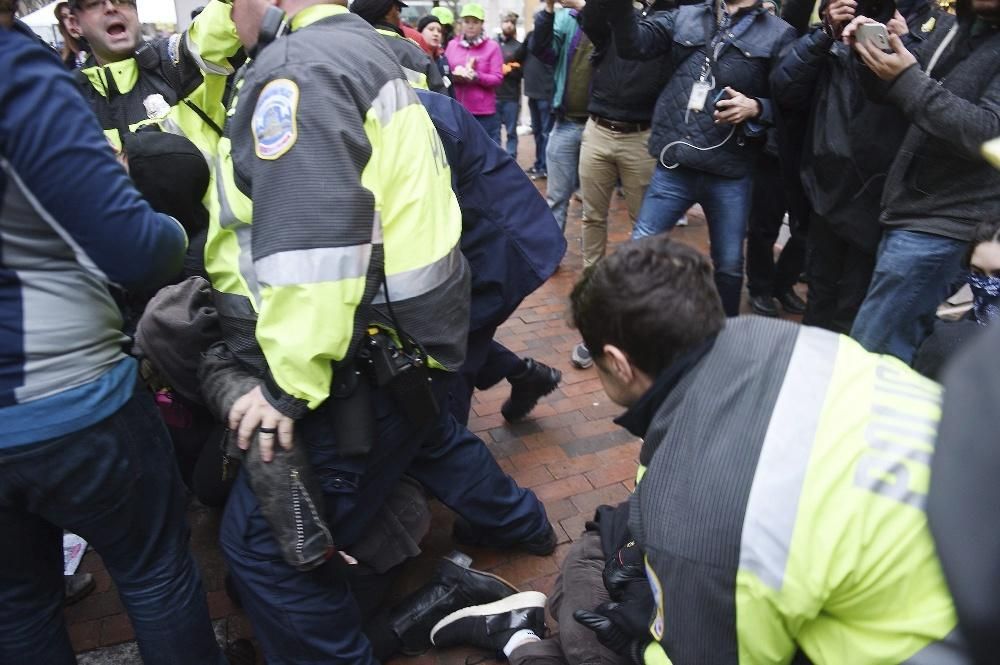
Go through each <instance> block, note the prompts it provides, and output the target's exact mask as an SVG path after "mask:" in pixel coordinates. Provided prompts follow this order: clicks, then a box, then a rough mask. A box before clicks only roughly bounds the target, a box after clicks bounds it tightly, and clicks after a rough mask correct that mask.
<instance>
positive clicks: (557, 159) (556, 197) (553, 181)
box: [545, 120, 583, 230]
mask: <svg viewBox="0 0 1000 665" xmlns="http://www.w3.org/2000/svg"><path fill="white" fill-rule="evenodd" d="M582 134H583V125H581V124H577V123H575V122H570V121H568V120H561V121H559V122H557V123H556V125H555V127H553V128H552V133H550V134H549V139H548V146H547V147H546V149H545V163H546V165H547V168H548V174H549V175H548V178H549V182H548V187H547V188H546V192H545V200H546V201H547V202H548V204H549V208H550V209H551V210H552V214H553V215H554V216H555V218H556V222H557V223H558V224H559V228H560V229H563V230H565V229H566V213H567V211H568V210H569V201H570V198H571V197H572V196H573V192H575V191H576V188H577V184H578V182H579V177H578V174H577V169H578V167H579V164H580V138H581V136H582Z"/></svg>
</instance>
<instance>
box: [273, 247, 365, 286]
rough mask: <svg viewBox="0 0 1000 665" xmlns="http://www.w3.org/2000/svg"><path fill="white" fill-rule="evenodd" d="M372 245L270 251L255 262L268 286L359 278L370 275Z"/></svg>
mask: <svg viewBox="0 0 1000 665" xmlns="http://www.w3.org/2000/svg"><path fill="white" fill-rule="evenodd" d="M371 257H372V246H371V244H364V245H351V246H350V247H317V248H315V249H297V250H292V251H289V252H279V253H277V254H271V255H270V256H265V257H264V258H262V259H260V260H258V261H255V262H254V267H256V268H257V278H258V279H259V280H260V282H261V283H262V284H267V285H269V286H288V285H291V284H315V283H316V282H336V281H340V280H342V279H358V278H360V277H364V276H365V275H367V274H368V264H369V262H370V261H371Z"/></svg>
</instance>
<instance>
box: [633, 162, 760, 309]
mask: <svg viewBox="0 0 1000 665" xmlns="http://www.w3.org/2000/svg"><path fill="white" fill-rule="evenodd" d="M752 189H753V178H752V177H751V176H749V175H748V176H744V177H742V178H727V177H724V176H719V175H713V174H711V173H705V172H704V171H696V170H694V169H689V168H685V167H683V166H678V167H677V168H675V169H666V168H664V167H663V165H662V164H661V165H658V166H657V167H656V171H655V172H654V173H653V178H652V180H651V181H650V183H649V187H648V188H647V189H646V198H644V199H643V201H642V208H640V209H639V218H638V219H637V220H636V223H635V229H634V230H633V231H632V238H642V237H645V236H651V235H655V234H657V233H662V232H664V231H669V230H670V229H672V228H673V227H674V224H676V223H677V220H678V219H679V218H680V216H681V215H683V214H684V213H685V212H687V210H688V208H690V207H691V206H692V205H694V204H695V203H700V204H701V207H702V209H703V210H704V211H705V221H707V222H708V235H709V239H710V240H711V245H712V246H711V254H712V264H713V265H714V266H715V286H716V288H717V289H718V290H719V296H720V297H721V298H722V307H723V309H724V310H725V311H726V316H737V315H738V314H739V313H740V298H741V296H742V294H743V240H744V239H745V238H746V235H747V220H748V219H749V217H750V195H751V192H752Z"/></svg>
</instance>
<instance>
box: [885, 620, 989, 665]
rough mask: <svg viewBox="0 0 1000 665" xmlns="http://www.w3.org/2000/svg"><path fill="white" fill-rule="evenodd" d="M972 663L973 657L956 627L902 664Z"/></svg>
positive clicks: (939, 664) (949, 664) (961, 664)
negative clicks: (970, 655)
mask: <svg viewBox="0 0 1000 665" xmlns="http://www.w3.org/2000/svg"><path fill="white" fill-rule="evenodd" d="M971 663H972V659H971V658H970V657H969V654H968V653H967V652H966V648H965V644H964V643H963V640H962V636H961V635H960V634H959V632H958V629H957V628H956V629H954V630H952V631H951V632H950V633H948V634H947V635H945V636H944V638H943V639H941V640H938V641H937V642H933V643H931V644H928V645H927V646H925V647H924V648H923V649H921V650H920V651H918V652H917V653H915V654H913V655H912V656H910V657H909V658H907V659H906V660H904V661H903V662H902V663H900V665H971Z"/></svg>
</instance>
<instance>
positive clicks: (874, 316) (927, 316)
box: [851, 229, 967, 363]
mask: <svg viewBox="0 0 1000 665" xmlns="http://www.w3.org/2000/svg"><path fill="white" fill-rule="evenodd" d="M966 246H967V243H965V242H962V241H960V240H954V239H952V238H944V237H942V236H936V235H931V234H929V233H920V232H917V231H909V230H906V229H893V230H891V231H888V232H887V233H886V234H885V235H884V236H883V238H882V244H881V245H880V246H879V252H878V259H877V260H876V264H875V272H874V274H873V275H872V281H871V285H870V286H869V287H868V294H867V295H866V296H865V300H864V303H862V305H861V309H860V310H859V311H858V316H857V318H856V319H855V320H854V326H853V327H852V328H851V337H853V338H854V339H855V340H857V341H858V342H859V343H860V344H861V345H862V346H863V347H865V348H866V349H868V350H869V351H871V352H873V353H888V354H891V355H894V356H896V357H897V358H899V359H900V360H902V361H903V362H905V363H910V362H912V360H913V354H914V353H915V352H916V350H917V347H918V346H920V343H921V342H923V341H924V339H925V338H926V337H927V335H929V334H930V331H931V329H932V327H933V323H934V312H935V310H936V309H937V306H938V305H939V304H941V301H943V300H944V299H945V298H947V297H948V296H949V295H950V293H949V291H950V289H951V286H952V283H953V282H954V280H955V277H956V276H957V275H958V273H959V270H960V269H961V259H962V255H963V254H964V253H965V251H966Z"/></svg>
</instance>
